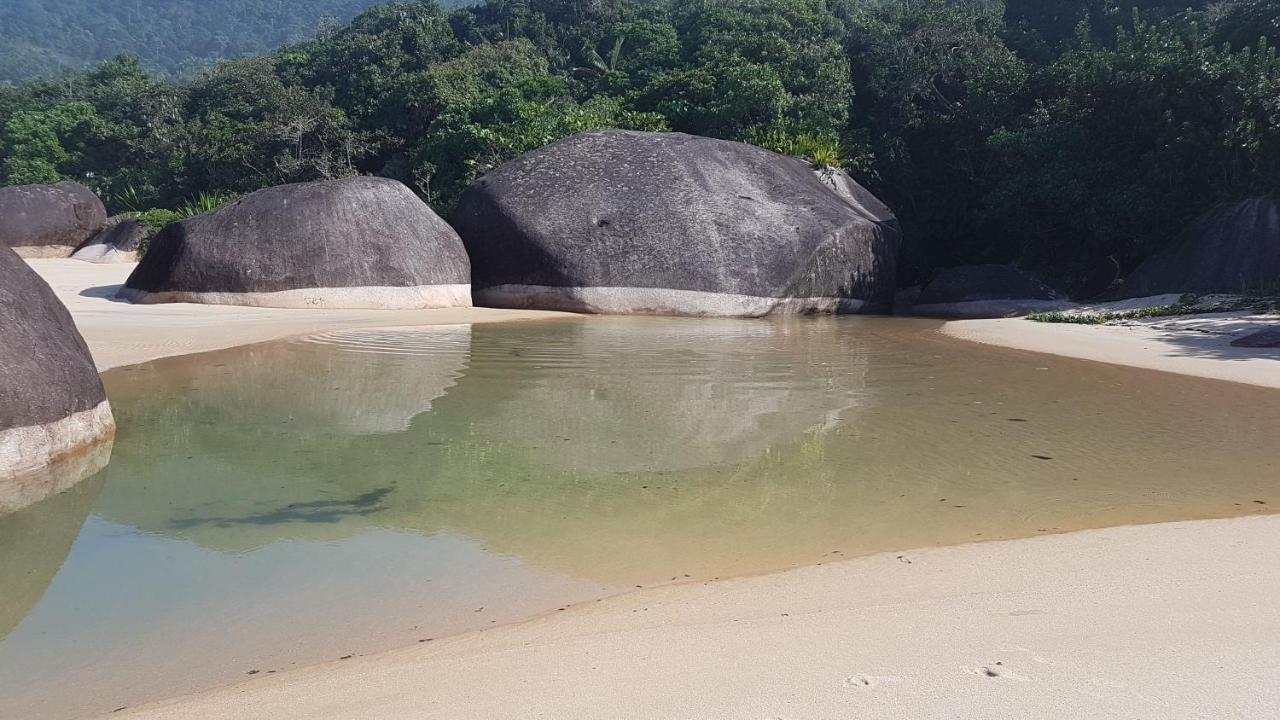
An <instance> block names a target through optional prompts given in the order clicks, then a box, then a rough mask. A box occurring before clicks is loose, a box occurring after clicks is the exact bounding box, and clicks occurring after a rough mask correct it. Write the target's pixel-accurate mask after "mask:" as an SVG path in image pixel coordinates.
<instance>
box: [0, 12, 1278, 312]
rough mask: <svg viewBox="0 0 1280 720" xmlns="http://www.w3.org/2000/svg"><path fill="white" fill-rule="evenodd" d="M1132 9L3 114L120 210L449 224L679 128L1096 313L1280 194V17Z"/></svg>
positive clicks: (526, 32) (526, 26)
mask: <svg viewBox="0 0 1280 720" xmlns="http://www.w3.org/2000/svg"><path fill="white" fill-rule="evenodd" d="M139 1H141V0H139ZM1134 1H1135V3H1136V4H1137V7H1130V8H1122V6H1118V5H1116V4H1115V3H1113V2H1110V0H1108V1H1107V2H1102V0H1070V1H1069V2H1060V1H1059V0H1009V3H1008V5H1007V6H1006V5H1004V4H1002V3H999V2H996V1H994V0H911V2H881V1H880V0H488V1H487V2H485V3H483V4H481V5H477V6H475V7H467V8H461V9H456V10H451V11H450V10H444V9H442V8H441V7H439V6H438V5H436V4H435V3H433V2H430V1H428V0H421V1H412V2H397V3H392V4H388V5H378V6H374V7H370V8H369V9H367V10H365V11H364V12H362V13H361V14H359V15H358V16H356V17H354V19H352V21H351V22H350V23H348V24H346V25H340V24H337V23H333V24H330V25H328V26H326V27H324V28H322V29H321V31H320V32H319V33H318V34H317V35H315V36H314V37H312V38H311V39H307V40H303V41H300V42H295V43H292V44H289V45H287V46H285V47H282V48H280V49H278V50H275V51H272V52H269V53H266V54H261V55H258V56H255V57H248V58H240V59H234V60H228V61H224V62H222V63H219V64H217V65H215V66H213V67H211V68H209V69H207V70H205V71H202V72H200V73H199V74H197V75H196V76H195V77H194V78H192V79H191V80H186V81H172V80H168V79H164V78H163V77H160V76H157V75H155V74H154V73H151V72H149V71H148V67H149V65H148V63H147V62H145V61H144V60H143V59H141V58H139V57H137V56H136V55H121V56H118V57H115V58H112V59H110V60H108V61H105V62H103V63H100V64H98V65H96V66H93V67H91V68H89V69H86V70H82V71H76V72H71V73H68V74H63V75H61V76H58V77H56V78H51V79H40V80H32V81H29V82H26V83H24V84H21V85H19V86H16V87H12V88H0V182H3V183H5V184H17V183H25V182H48V181H53V180H57V179H63V178H65V179H76V180H79V181H81V182H85V183H86V184H89V185H90V186H92V187H93V188H94V189H95V190H97V191H98V192H99V193H100V194H101V195H102V196H103V197H104V199H105V200H106V202H107V204H108V206H109V207H110V208H111V209H112V210H115V211H120V210H129V209H133V210H144V209H149V208H152V207H157V208H178V207H180V206H181V205H182V204H183V203H184V202H187V201H189V200H190V199H192V198H197V197H199V196H201V195H202V194H207V195H221V194H227V193H243V192H247V191H251V190H253V189H256V188H259V187H264V186H267V185H273V184H279V183H284V182H294V181H302V180H311V179H319V178H329V177H337V176H342V175H347V174H352V173H366V174H377V175H382V176H386V177H391V178H395V179H397V180H400V181H402V182H404V183H406V184H407V185H409V186H410V187H411V188H413V189H414V190H415V191H416V192H418V193H419V194H420V195H421V196H422V197H423V198H424V199H426V200H427V201H428V202H430V203H431V204H432V205H433V206H435V207H436V208H437V209H438V210H439V211H441V212H442V213H445V214H447V213H448V212H449V211H450V209H451V207H452V205H453V203H454V202H455V201H456V199H457V197H458V195H459V193H460V192H461V191H462V189H463V188H464V187H465V186H466V184H467V183H468V182H470V181H471V180H473V179H474V178H475V177H477V176H478V175H479V174H481V173H483V172H484V171H485V170H487V169H489V168H491V167H494V166H495V165H496V164H498V163H501V162H503V161H505V160H508V159H511V158H513V157H515V156H516V155H519V154H520V153H522V152H525V151H527V150H530V149H533V148H536V147H539V146H542V145H545V144H548V143H550V142H554V141H555V140H557V139H559V138H562V137H565V136H567V135H569V134H572V133H574V132H578V131H581V130H585V129H590V128H598V127H622V128H635V129H644V130H663V129H670V130H678V131H684V132H689V133H695V134H699V135H707V136H712V137H720V138H727V139H735V140H742V141H746V142H751V143H755V144H758V145H761V146H764V147H769V148H771V149H775V150H778V151H782V152H788V153H791V154H799V155H804V156H807V157H809V158H810V159H811V160H814V161H815V162H817V163H820V164H824V165H839V166H842V167H844V168H845V169H847V170H848V171H850V172H851V173H852V174H854V176H855V177H856V178H857V179H859V180H860V181H861V182H863V183H864V184H866V185H867V186H868V187H869V188H870V189H872V190H873V191H874V192H876V193H877V194H878V195H880V196H881V197H882V198H883V199H884V200H886V201H887V202H888V203H889V204H890V205H891V206H892V207H893V208H894V209H895V210H896V211H897V213H898V215H899V217H900V218H901V220H902V222H903V225H904V228H905V229H906V230H907V234H908V236H909V237H910V238H912V245H913V247H914V248H915V252H914V259H915V260H917V261H918V265H919V266H924V265H928V264H933V265H950V264H959V263H965V262H1009V263H1016V264H1019V265H1021V266H1023V267H1027V268H1030V269H1033V270H1038V271H1040V272H1043V273H1045V274H1046V275H1048V276H1049V277H1050V278H1052V279H1054V280H1056V281H1057V282H1059V283H1061V284H1062V285H1064V286H1066V287H1067V288H1068V289H1070V290H1072V291H1073V292H1076V293H1077V294H1089V293H1092V292H1096V291H1099V290H1101V289H1104V288H1105V287H1107V285H1108V284H1109V283H1111V282H1113V281H1114V280H1115V278H1116V277H1117V276H1118V275H1120V274H1122V273H1125V272H1127V271H1129V270H1130V269H1132V268H1133V267H1134V266H1135V264H1136V263H1137V262H1139V261H1140V260H1141V259H1142V258H1143V257H1145V256H1146V255H1147V254H1149V253H1150V252H1151V251H1153V250H1154V249H1156V248H1158V247H1160V246H1161V245H1162V244H1164V243H1166V242H1168V241H1169V240H1170V239H1171V238H1172V237H1173V236H1174V235H1176V233H1177V232H1178V230H1179V229H1180V228H1181V227H1182V226H1184V225H1185V223H1186V222H1187V221H1188V219H1189V218H1191V217H1193V216H1194V215H1196V214H1197V213H1200V212H1202V211H1204V210H1205V209H1206V208H1208V207H1210V206H1212V205H1213V204H1214V203H1216V202H1219V201H1222V200H1228V199H1234V198H1239V197H1243V196H1245V195H1251V194H1268V193H1276V192H1278V191H1280V60H1278V59H1277V55H1276V50H1275V45H1274V43H1275V42H1276V40H1277V39H1278V38H1277V37H1276V33H1277V28H1278V27H1280V10H1278V9H1277V4H1276V3H1272V2H1264V1H1263V0H1225V1H1224V2H1218V3H1214V4H1212V5H1207V6H1204V7H1197V6H1195V5H1194V4H1193V6H1192V7H1191V8H1189V9H1188V8H1186V7H1185V3H1172V2H1158V1H1156V0H1134ZM907 279H908V280H910V278H907Z"/></svg>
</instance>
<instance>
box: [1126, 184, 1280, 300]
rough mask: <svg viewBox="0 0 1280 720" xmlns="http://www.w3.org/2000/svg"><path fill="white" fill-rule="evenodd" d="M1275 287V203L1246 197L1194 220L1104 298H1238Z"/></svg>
mask: <svg viewBox="0 0 1280 720" xmlns="http://www.w3.org/2000/svg"><path fill="white" fill-rule="evenodd" d="M1277 288H1280V201H1277V200H1270V199H1266V198H1252V199H1249V200H1244V201H1241V202H1238V203H1234V204H1227V205H1221V206H1219V207H1216V208H1214V209H1213V210H1210V211H1209V212H1207V213H1205V214H1204V215H1203V216H1201V217H1200V219H1199V220H1197V221H1196V222H1195V223H1194V224H1192V226H1191V227H1190V228H1188V230H1187V232H1186V233H1184V234H1183V235H1182V237H1180V238H1179V239H1178V240H1176V241H1175V242H1174V243H1173V245H1171V246H1170V247H1168V248H1166V249H1165V250H1163V251H1161V252H1158V253H1156V254H1154V255H1152V256H1151V257H1150V258H1148V259H1147V260H1146V261H1145V262H1143V263H1142V264H1141V265H1140V266H1138V269H1137V270H1135V271H1133V274H1131V275H1130V276H1129V277H1127V278H1125V280H1124V282H1123V283H1121V285H1120V287H1119V288H1118V289H1117V290H1116V291H1114V292H1112V293H1110V294H1111V295H1114V296H1115V297H1122V298H1128V297H1146V296H1148V295H1160V294H1164V293H1188V292H1190V293H1239V292H1244V291H1248V290H1266V291H1275V290H1276V289H1277Z"/></svg>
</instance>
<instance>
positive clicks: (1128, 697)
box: [111, 516, 1280, 720]
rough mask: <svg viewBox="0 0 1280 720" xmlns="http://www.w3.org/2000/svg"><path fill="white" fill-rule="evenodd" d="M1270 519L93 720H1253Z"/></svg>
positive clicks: (770, 598)
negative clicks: (1006, 719) (123, 719)
mask: <svg viewBox="0 0 1280 720" xmlns="http://www.w3.org/2000/svg"><path fill="white" fill-rule="evenodd" d="M1278 567H1280V518H1277V517H1275V516H1266V517H1254V518H1241V519H1235V520H1215V521H1204V522H1189V523H1170V524H1165V525H1155V526H1143V527H1122V528H1111V529H1107V530H1098V531H1092V532H1085V533H1075V534H1070V535H1059V536H1050V537H1042V538H1036V539H1032V540H1017V541H1010V542H993V543H986V544H981V545H962V546H955V547H949V548H937V549H931V550H922V551H911V552H907V553H889V554H884V555H877V556H872V557H867V558H861V559H855V560H850V561H845V562H841V563H837V564H832V565H823V566H817V567H811V568H804V569H800V570H794V571H789V572H785V573H779V574H775V575H767V576H761V577H754V578H743V579H736V580H726V581H721V582H714V583H709V584H697V585H684V586H673V587H666V588H657V589H653V590H643V591H638V592H635V593H632V594H629V595H625V596H621V597H616V598H612V599H608V600H604V601H600V602H597V603H589V604H586V605H584V606H579V607H573V608H569V609H568V610H566V611H564V612H556V613H552V614H551V615H550V616H546V617H543V618H541V619H538V620H534V621H532V622H527V623H523V624H518V625H512V626H507V627H501V628H496V629H493V630H488V631H484V632H480V633H474V634H471V635H464V636H460V637H456V638H452V639H446V640H442V641H433V642H429V643H421V644H419V645H416V646H414V647H410V648H406V649H403V650H398V651H392V652H389V653H384V654H380V655H375V656H370V657H357V658H351V659H348V660H345V661H338V662H333V663H330V664H327V665H321V666H316V667H312V668H306V669H303V670H298V671H294V672H290V673H284V674H280V675H273V676H268V677H265V678H262V679H260V680H255V681H251V682H248V683H245V684H242V685H239V686H235V687H230V688H224V689H221V690H217V691H213V692H210V693H206V694H201V695H196V696H192V697H188V698H182V699H178V700H175V701H169V702H166V703H162V704H158V705H154V706H151V707H147V708H141V709H137V710H132V711H130V710H126V711H122V712H118V713H115V714H114V715H112V716H111V717H114V718H120V717H128V718H135V719H142V718H145V719H147V720H166V719H170V718H172V719H174V720H177V719H179V718H181V719H182V720H209V719H213V718H226V719H228V720H230V719H231V718H235V719H236V720H254V719H257V718H261V719H263V720H275V719H276V718H282V717H287V718H291V719H303V718H342V719H343V720H393V719H394V720H400V719H402V718H410V717H412V718H464V717H469V718H489V719H498V718H534V717H546V718H557V719H558V720H568V719H570V718H602V717H608V718H775V717H780V718H917V719H919V718H954V717H963V718H998V717H1028V718H1030V717H1041V718H1111V717H1124V718H1160V719H1161V720H1168V719H1170V718H1193V717H1197V718H1208V717H1212V718H1219V719H1221V718H1261V717H1275V716H1277V715H1278V714H1280V609H1277V607H1276V605H1275V603H1274V598H1275V596H1276V593H1277V592H1280V571H1277V570H1276V568H1278Z"/></svg>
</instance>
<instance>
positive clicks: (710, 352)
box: [457, 319, 865, 472]
mask: <svg viewBox="0 0 1280 720" xmlns="http://www.w3.org/2000/svg"><path fill="white" fill-rule="evenodd" d="M819 325H820V323H816V322H789V323H787V322H777V323H775V322H743V321H737V320H703V321H697V322H695V321H675V322H649V321H645V320H637V321H633V320H621V319H607V320H605V319H602V320H593V321H591V322H585V323H576V324H573V325H569V326H567V327H566V329H565V331H564V332H560V333H556V334H555V335H549V334H547V333H542V334H541V335H536V334H531V333H528V332H522V331H521V330H520V329H519V328H501V329H499V328H492V329H488V328H477V331H476V335H475V337H474V340H473V352H474V357H475V360H476V368H475V369H476V371H477V372H476V373H473V376H478V374H479V371H480V370H481V368H482V367H483V368H490V367H491V365H492V364H493V363H498V365H499V367H501V366H502V365H503V363H502V360H503V359H504V358H510V357H511V356H512V355H513V354H514V353H522V354H524V355H525V357H523V358H522V360H523V363H522V364H524V365H528V364H532V365H533V367H523V368H521V369H520V373H519V377H517V378H515V379H514V380H512V383H513V387H514V389H513V391H512V392H511V393H510V394H509V396H508V397H506V398H503V399H501V400H498V401H497V402H496V404H495V406H494V407H493V408H492V419H490V420H489V421H487V422H486V423H484V425H483V428H482V430H481V432H482V433H484V434H486V435H488V436H489V437H491V438H493V439H495V440H497V441H500V442H502V443H505V444H508V445H513V446H518V447H520V448H523V449H526V450H528V451H529V453H530V455H531V456H532V457H534V458H537V459H538V460H539V461H541V462H544V463H547V464H549V465H552V466H556V467H562V468H570V469H584V470H588V471H607V472H635V471H658V470H682V469H687V468H693V467H706V466H712V465H722V464H725V463H735V462H742V461H746V460H750V459H752V458H754V457H756V456H758V455H759V454H760V453H762V452H764V451H766V450H768V449H769V448H770V447H771V446H773V445H775V444H779V443H788V442H792V441H794V440H796V439H797V438H798V437H800V436H803V435H804V434H805V433H808V432H811V431H815V430H821V429H824V428H828V427H831V426H833V425H834V424H836V423H837V422H839V421H840V420H842V419H846V418H847V416H848V415H849V414H850V413H852V412H855V411H856V410H857V408H858V407H859V405H860V404H861V403H863V402H865V393H864V387H863V385H864V383H863V377H862V373H863V367H864V365H865V359H864V358H862V357H861V356H860V354H859V353H858V349H857V347H856V346H854V345H850V344H849V343H848V342H845V343H843V344H841V340H840V338H842V337H843V338H845V339H846V340H852V339H853V338H852V336H850V335H848V334H838V333H831V332H815V328H816V327H818V326H819ZM535 332H536V331H535ZM540 342H542V343H548V344H541V345H539V343H540ZM837 367H838V368H839V369H838V371H837V370H836V368H837ZM513 370H514V368H513ZM472 382H479V378H478V377H474V379H473V380H472ZM465 394H466V390H465V389H464V390H463V392H462V393H460V394H459V396H458V398H457V399H458V400H459V401H461V400H462V398H463V395H465Z"/></svg>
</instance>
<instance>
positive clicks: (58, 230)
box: [0, 182, 107, 258]
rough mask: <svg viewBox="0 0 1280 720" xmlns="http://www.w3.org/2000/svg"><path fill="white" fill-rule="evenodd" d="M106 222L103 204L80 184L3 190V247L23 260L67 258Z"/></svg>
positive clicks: (0, 200)
mask: <svg viewBox="0 0 1280 720" xmlns="http://www.w3.org/2000/svg"><path fill="white" fill-rule="evenodd" d="M106 222H107V210H106V208H105V207H103V205H102V201H101V200H99V199H98V196H97V195H95V194H93V191H92V190H90V189H89V188H87V187H85V186H83V185H81V184H79V183H73V182H61V183H58V184H56V185H16V186H13V187H6V188H0V245H4V246H8V247H10V248H12V249H13V251H14V252H16V253H18V255H19V256H21V257H36V258H39V257H68V256H70V255H71V253H72V252H73V251H74V250H75V249H76V248H78V247H80V245H82V244H83V243H84V241H86V240H88V239H89V238H91V237H93V235H94V234H95V233H97V232H98V231H99V230H101V229H102V226H103V225H104V224H105V223H106Z"/></svg>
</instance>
